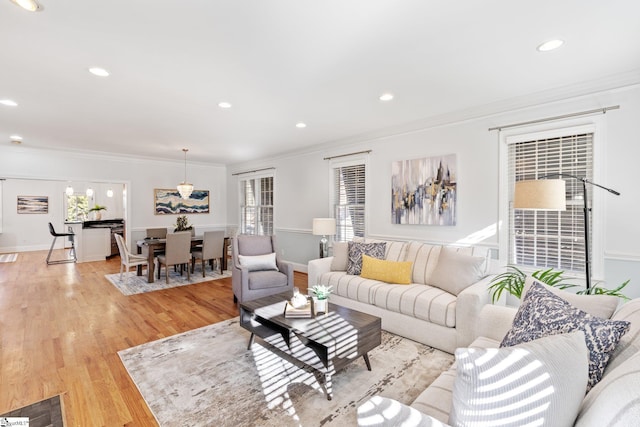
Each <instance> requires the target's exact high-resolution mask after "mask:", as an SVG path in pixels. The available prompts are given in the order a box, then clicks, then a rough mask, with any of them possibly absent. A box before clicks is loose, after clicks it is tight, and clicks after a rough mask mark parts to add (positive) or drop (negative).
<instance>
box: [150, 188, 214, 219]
mask: <svg viewBox="0 0 640 427" xmlns="http://www.w3.org/2000/svg"><path fill="white" fill-rule="evenodd" d="M153 193H154V194H153V207H154V213H155V214H156V215H184V214H203V213H204V214H206V213H209V190H193V193H191V196H189V198H188V199H183V198H182V197H180V193H178V190H176V189H164V188H156V189H155V190H153Z"/></svg>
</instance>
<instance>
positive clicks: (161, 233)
mask: <svg viewBox="0 0 640 427" xmlns="http://www.w3.org/2000/svg"><path fill="white" fill-rule="evenodd" d="M147 237H149V238H151V239H165V238H166V237H167V228H166V227H162V228H147Z"/></svg>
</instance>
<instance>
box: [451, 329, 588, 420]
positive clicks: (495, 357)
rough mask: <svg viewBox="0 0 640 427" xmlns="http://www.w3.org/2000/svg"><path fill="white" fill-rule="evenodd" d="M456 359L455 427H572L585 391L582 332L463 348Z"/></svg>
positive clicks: (585, 353)
mask: <svg viewBox="0 0 640 427" xmlns="http://www.w3.org/2000/svg"><path fill="white" fill-rule="evenodd" d="M455 355H456V364H457V375H456V378H455V382H454V387H453V405H452V410H451V414H450V416H449V424H451V425H452V426H467V425H500V426H503V427H519V426H522V425H544V424H545V423H548V422H549V421H551V420H553V425H554V426H557V427H569V426H572V425H573V423H574V420H575V418H576V415H577V414H578V410H579V408H580V404H581V402H582V399H583V397H584V392H585V390H586V387H587V371H588V365H589V357H588V351H587V346H586V344H585V338H584V333H583V332H582V331H578V332H573V333H569V334H561V335H552V336H549V337H545V338H540V339H538V340H535V341H531V342H528V343H525V344H520V345H517V346H514V347H505V348H500V349H495V348H489V349H485V348H460V349H458V350H456V353H455ZM483 423H484V424H483Z"/></svg>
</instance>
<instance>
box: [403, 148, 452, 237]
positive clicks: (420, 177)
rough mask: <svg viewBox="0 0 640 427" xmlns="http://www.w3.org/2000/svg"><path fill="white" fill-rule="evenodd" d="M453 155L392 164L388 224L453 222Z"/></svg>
mask: <svg viewBox="0 0 640 427" xmlns="http://www.w3.org/2000/svg"><path fill="white" fill-rule="evenodd" d="M456 175H457V170H456V155H455V154H449V155H446V156H437V157H426V158H423V159H414V160H402V161H397V162H393V163H392V165H391V223H392V224H424V225H456V203H457V193H458V192H457V182H456Z"/></svg>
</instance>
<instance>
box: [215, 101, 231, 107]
mask: <svg viewBox="0 0 640 427" xmlns="http://www.w3.org/2000/svg"><path fill="white" fill-rule="evenodd" d="M218 107H220V108H231V104H230V103H229V102H221V103H219V104H218Z"/></svg>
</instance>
